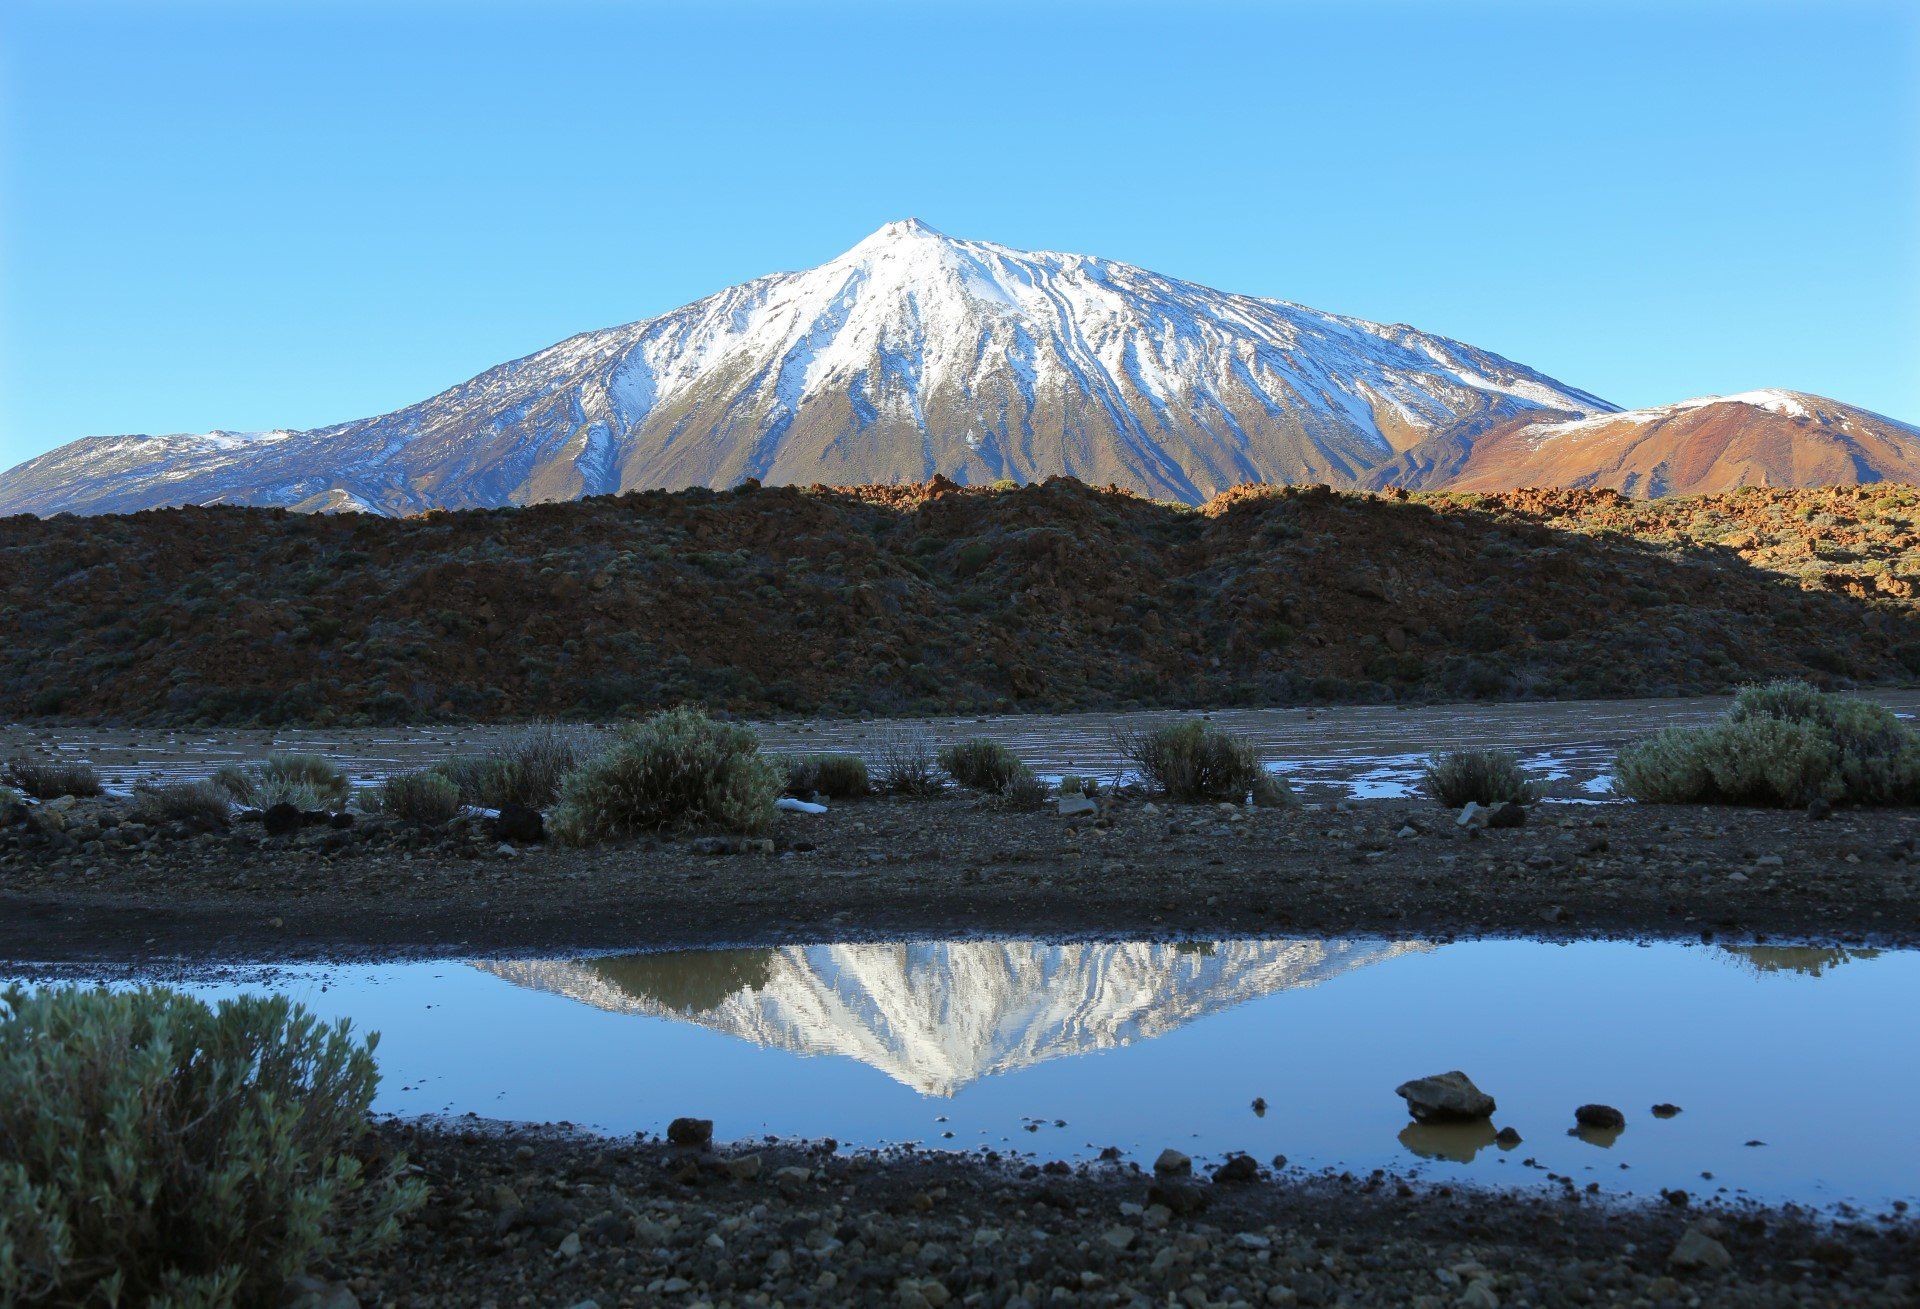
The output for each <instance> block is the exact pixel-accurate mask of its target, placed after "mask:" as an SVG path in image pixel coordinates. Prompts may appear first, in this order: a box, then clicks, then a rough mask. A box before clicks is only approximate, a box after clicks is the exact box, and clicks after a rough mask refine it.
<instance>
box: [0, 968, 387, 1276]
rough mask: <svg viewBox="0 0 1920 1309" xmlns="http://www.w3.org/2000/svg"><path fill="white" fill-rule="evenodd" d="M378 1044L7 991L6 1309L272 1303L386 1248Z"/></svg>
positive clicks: (152, 1007)
mask: <svg viewBox="0 0 1920 1309" xmlns="http://www.w3.org/2000/svg"><path fill="white" fill-rule="evenodd" d="M374 1044H375V1039H374V1038H372V1037H369V1038H368V1039H367V1041H366V1042H365V1043H364V1044H362V1043H358V1042H356V1041H354V1040H353V1039H352V1037H351V1035H350V1033H349V1030H348V1027H347V1025H346V1024H345V1023H344V1022H342V1023H340V1024H338V1025H336V1026H331V1027H329V1026H325V1025H323V1024H321V1023H320V1022H319V1021H318V1020H317V1019H315V1018H314V1017H313V1016H312V1015H311V1014H309V1013H307V1012H306V1011H305V1010H304V1009H302V1008H300V1007H298V1006H296V1005H294V1004H292V1003H291V1002H290V1001H288V1000H286V999H285V998H282V997H271V998H268V997H243V998H240V999H235V1000H223V1001H221V1002H220V1005H219V1007H218V1008H217V1009H211V1008H209V1007H208V1006H207V1005H205V1004H203V1003H202V1002H201V1001H199V1000H196V999H194V998H192V997H190V996H185V995H181V994H179V993H177V992H173V991H168V990H165V989H160V988H154V989H146V990H138V991H121V992H110V991H106V990H91V991H83V990H72V989H49V990H40V991H32V992H29V991H25V990H23V989H21V988H19V987H13V988H10V989H8V990H7V991H5V992H4V993H0V1303H5V1304H21V1305H28V1304H102V1305H114V1304H121V1305H146V1304H168V1305H195V1306H202V1305H204V1306H226V1305H236V1304H274V1303H278V1301H279V1298H280V1297H281V1295H282V1294H283V1288H284V1284H285V1283H286V1281H287V1279H288V1278H290V1277H292V1276H293V1275H294V1274H296V1273H299V1272H301V1271H302V1270H304V1269H305V1268H306V1267H307V1266H308V1265H309V1264H310V1263H312V1262H314V1261H316V1260H320V1259H328V1260H334V1259H342V1258H354V1257H357V1256H359V1255H361V1254H362V1253H364V1252H365V1251H367V1250H370V1249H372V1248H375V1247H377V1246H379V1245H381V1244H384V1243H386V1242H387V1241H390V1240H391V1239H392V1238H393V1237H394V1236H395V1235H396V1234H397V1232H398V1228H399V1221H400V1219H401V1218H402V1217H403V1216H404V1215H405V1214H407V1213H408V1212H410V1211H411V1210H413V1209H415V1208H418V1207H419V1205H420V1204H421V1203H422V1201H423V1200H424V1198H425V1191H424V1188H423V1187H422V1186H421V1184H420V1183H418V1182H416V1181H409V1180H405V1179H404V1177H403V1174H404V1171H405V1166H406V1165H405V1160H404V1159H403V1158H392V1159H389V1160H387V1161H385V1162H382V1163H372V1162H369V1160H371V1159H373V1158H375V1157H376V1156H375V1153H374V1152H373V1151H372V1150H369V1149H368V1148H367V1145H368V1142H367V1132H368V1122H367V1110H368V1107H369V1106H370V1104H371V1103H372V1100H373V1093H374V1088H375V1085H376V1082H377V1080H378V1074H377V1073H376V1072H375V1069H374V1063H373V1048H374Z"/></svg>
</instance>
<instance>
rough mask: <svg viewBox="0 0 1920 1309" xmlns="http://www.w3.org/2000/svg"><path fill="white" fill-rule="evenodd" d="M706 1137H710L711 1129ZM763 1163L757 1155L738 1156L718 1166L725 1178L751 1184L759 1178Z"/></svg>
mask: <svg viewBox="0 0 1920 1309" xmlns="http://www.w3.org/2000/svg"><path fill="white" fill-rule="evenodd" d="M708 1135H709V1136H711V1135H712V1130H711V1128H709V1130H708ZM764 1163H765V1161H764V1160H762V1159H761V1158H760V1156H759V1155H757V1154H740V1155H733V1156H731V1157H730V1158H728V1159H726V1160H724V1161H723V1162H722V1163H721V1165H720V1166H721V1167H722V1168H724V1169H725V1170H726V1173H727V1176H729V1177H731V1178H732V1179H733V1180H734V1181H736V1182H751V1181H752V1180H753V1179H754V1178H756V1177H758V1176H760V1170H761V1168H762V1167H763V1166H764Z"/></svg>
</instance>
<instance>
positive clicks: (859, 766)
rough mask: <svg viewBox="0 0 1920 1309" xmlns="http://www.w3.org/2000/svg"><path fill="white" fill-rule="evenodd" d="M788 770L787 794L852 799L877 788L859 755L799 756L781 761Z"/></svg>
mask: <svg viewBox="0 0 1920 1309" xmlns="http://www.w3.org/2000/svg"><path fill="white" fill-rule="evenodd" d="M781 762H782V763H783V764H784V765H785V766H786V770H787V794H788V795H792V796H798V797H799V798H800V799H802V800H804V799H806V798H807V797H808V796H810V795H820V796H825V797H826V798H827V799H829V800H851V799H853V798H855V797H857V796H862V795H865V794H867V793H868V792H869V791H871V790H872V789H873V781H872V779H871V778H870V777H869V776H868V774H867V764H866V761H865V760H863V759H862V758H861V757H860V756H859V755H857V754H797V755H789V756H787V757H786V758H785V759H784V760H782V761H781Z"/></svg>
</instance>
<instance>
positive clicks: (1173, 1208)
mask: <svg viewBox="0 0 1920 1309" xmlns="http://www.w3.org/2000/svg"><path fill="white" fill-rule="evenodd" d="M1147 1203H1148V1204H1158V1205H1165V1206H1166V1207H1167V1209H1168V1211H1169V1212H1172V1213H1175V1214H1180V1215H1186V1214H1197V1213H1199V1212H1200V1211H1201V1210H1202V1209H1205V1208H1206V1207H1207V1193H1206V1192H1205V1191H1204V1190H1202V1189H1201V1188H1200V1187H1198V1186H1195V1185H1194V1184H1193V1183H1192V1182H1186V1181H1181V1180H1179V1179H1177V1178H1171V1177H1163V1178H1161V1179H1159V1180H1158V1181H1156V1182H1155V1183H1154V1184H1153V1185H1152V1186H1149V1187H1148V1188H1147Z"/></svg>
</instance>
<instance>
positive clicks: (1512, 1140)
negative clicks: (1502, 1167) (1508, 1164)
mask: <svg viewBox="0 0 1920 1309" xmlns="http://www.w3.org/2000/svg"><path fill="white" fill-rule="evenodd" d="M1493 1143H1494V1144H1495V1145H1497V1146H1499V1147H1500V1148H1501V1149H1502V1150H1511V1149H1513V1147H1514V1146H1516V1145H1519V1144H1520V1133H1519V1132H1517V1131H1515V1130H1514V1129H1513V1128H1511V1127H1503V1128H1501V1129H1500V1130H1499V1131H1498V1132H1495V1133H1494V1135H1493Z"/></svg>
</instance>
